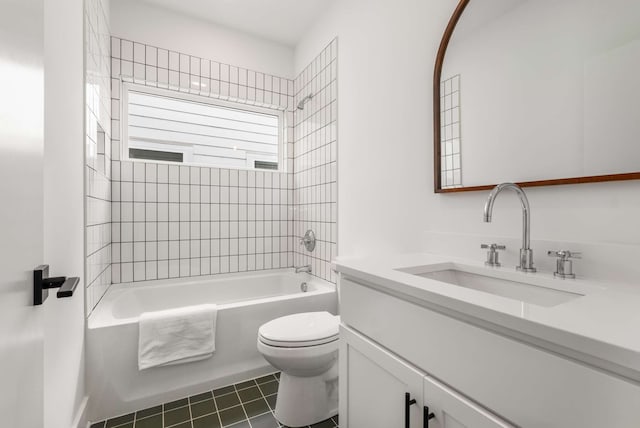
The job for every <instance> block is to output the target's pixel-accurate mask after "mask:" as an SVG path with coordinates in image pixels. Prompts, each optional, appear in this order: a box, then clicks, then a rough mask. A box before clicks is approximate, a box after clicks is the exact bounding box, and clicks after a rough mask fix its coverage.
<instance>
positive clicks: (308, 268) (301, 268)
mask: <svg viewBox="0 0 640 428" xmlns="http://www.w3.org/2000/svg"><path fill="white" fill-rule="evenodd" d="M293 268H294V269H295V270H296V273H300V272H309V273H311V265H306V266H294V267H293Z"/></svg>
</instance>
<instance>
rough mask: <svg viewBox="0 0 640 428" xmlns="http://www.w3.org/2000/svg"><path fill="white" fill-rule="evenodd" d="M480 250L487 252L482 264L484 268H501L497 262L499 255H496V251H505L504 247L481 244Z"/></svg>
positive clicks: (498, 261)
mask: <svg viewBox="0 0 640 428" xmlns="http://www.w3.org/2000/svg"><path fill="white" fill-rule="evenodd" d="M480 248H482V249H486V250H489V251H487V260H486V261H485V262H484V264H485V266H495V267H499V266H501V265H500V260H499V254H500V253H498V250H506V249H507V247H506V246H504V245H500V244H481V245H480Z"/></svg>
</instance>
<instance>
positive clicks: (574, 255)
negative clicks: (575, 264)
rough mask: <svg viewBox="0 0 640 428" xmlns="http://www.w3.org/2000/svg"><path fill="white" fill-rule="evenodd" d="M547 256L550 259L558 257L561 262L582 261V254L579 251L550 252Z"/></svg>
mask: <svg viewBox="0 0 640 428" xmlns="http://www.w3.org/2000/svg"><path fill="white" fill-rule="evenodd" d="M547 255H548V256H549V257H558V258H559V259H561V260H569V259H581V258H582V253H580V252H577V251H569V250H558V251H554V250H549V251H547Z"/></svg>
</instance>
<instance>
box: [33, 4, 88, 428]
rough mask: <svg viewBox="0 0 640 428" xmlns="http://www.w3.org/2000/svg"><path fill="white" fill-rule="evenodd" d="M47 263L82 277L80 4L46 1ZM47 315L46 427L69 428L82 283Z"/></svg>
mask: <svg viewBox="0 0 640 428" xmlns="http://www.w3.org/2000/svg"><path fill="white" fill-rule="evenodd" d="M44 3H45V7H44V17H45V19H44V22H45V23H44V27H45V28H44V40H45V44H44V45H45V46H44V47H45V59H44V68H45V80H44V81H45V104H44V117H45V125H44V138H45V149H44V192H45V197H44V260H43V261H44V262H45V263H47V264H49V265H50V266H51V270H50V275H51V276H79V277H83V271H84V262H83V260H84V228H83V226H84V199H83V195H84V187H83V186H84V174H83V164H84V160H83V157H84V152H83V149H82V147H83V143H84V130H83V123H84V121H83V119H84V92H83V82H84V62H83V61H84V60H83V58H84V55H83V50H84V45H83V40H84V34H83V31H84V30H83V28H84V27H83V0H64V1H57V2H55V3H54V2H49V1H45V2H44ZM41 309H42V310H43V311H44V332H45V339H44V347H45V358H44V421H45V422H44V426H45V427H51V428H58V427H70V426H71V425H72V423H73V421H74V419H75V418H76V414H77V413H78V410H81V409H82V405H83V400H84V398H85V397H84V396H85V385H84V319H85V318H84V281H81V283H80V284H79V285H78V287H77V288H76V291H75V293H74V295H73V297H71V298H66V299H57V298H56V295H55V290H53V291H52V292H50V293H49V298H48V299H47V301H46V302H45V303H44V305H43V307H42V308H41Z"/></svg>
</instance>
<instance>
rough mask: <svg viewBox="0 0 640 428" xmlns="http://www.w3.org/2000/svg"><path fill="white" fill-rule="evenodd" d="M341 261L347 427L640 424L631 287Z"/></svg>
mask: <svg viewBox="0 0 640 428" xmlns="http://www.w3.org/2000/svg"><path fill="white" fill-rule="evenodd" d="M334 267H335V269H336V270H337V271H338V272H339V273H340V283H339V290H340V311H341V319H342V325H341V339H342V340H341V347H340V425H341V426H342V427H347V428H360V427H368V428H374V427H381V428H382V427H384V428H388V427H413V428H417V427H432V428H433V427H473V428H478V427H510V426H521V427H563V428H567V427H580V428H587V427H594V428H595V427H638V426H640V415H639V414H638V408H639V406H640V335H639V334H638V329H637V327H633V326H638V325H640V311H638V308H639V307H640V293H638V292H637V291H634V290H633V288H632V287H627V286H624V285H615V284H598V283H593V282H590V281H584V280H580V279H578V280H559V279H554V278H553V276H552V275H550V274H547V273H540V272H539V273H536V274H527V273H521V272H515V271H514V270H513V267H504V268H488V267H485V266H483V265H482V263H476V262H469V261H467V260H455V259H453V258H444V257H442V256H436V255H429V254H414V255H406V256H401V257H397V258H385V259H382V260H375V259H364V260H353V259H352V260H346V259H343V260H339V261H336V262H335V266H334Z"/></svg>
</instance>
